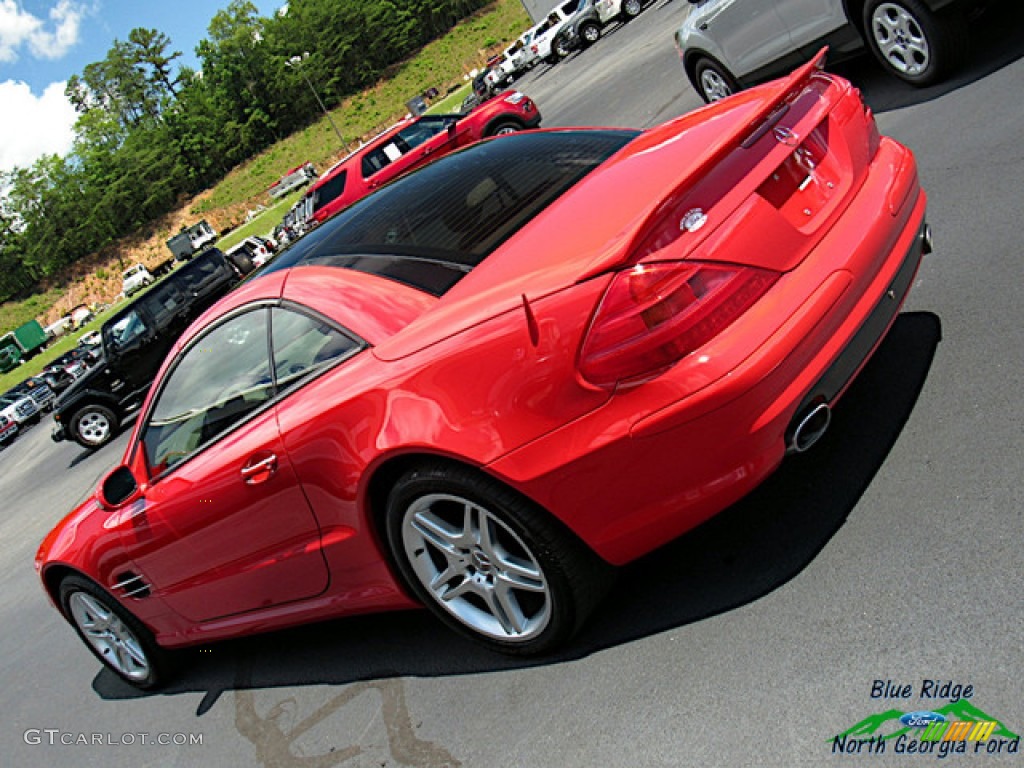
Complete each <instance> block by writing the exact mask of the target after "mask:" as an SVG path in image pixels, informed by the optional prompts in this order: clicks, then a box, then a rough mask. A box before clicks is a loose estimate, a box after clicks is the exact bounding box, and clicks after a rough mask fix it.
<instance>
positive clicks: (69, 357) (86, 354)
mask: <svg viewBox="0 0 1024 768" xmlns="http://www.w3.org/2000/svg"><path fill="white" fill-rule="evenodd" d="M100 355H101V349H100V347H98V346H96V345H92V344H90V345H83V346H80V347H75V348H74V349H71V350H68V351H67V352H65V353H64V354H63V355H61V356H60V357H58V358H56V359H54V360H53V361H52V362H51V363H50V364H49V365H48V366H46V368H45V369H44V371H47V372H52V373H56V372H62V373H65V374H68V375H70V376H72V377H73V378H75V379H78V378H81V377H82V376H84V375H85V372H86V371H88V370H89V368H90V367H92V366H93V365H94V364H95V363H96V362H97V361H98V360H99V358H100Z"/></svg>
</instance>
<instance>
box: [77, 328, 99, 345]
mask: <svg viewBox="0 0 1024 768" xmlns="http://www.w3.org/2000/svg"><path fill="white" fill-rule="evenodd" d="M100 340H101V337H100V332H99V331H88V332H87V333H83V334H82V335H81V336H79V337H78V346H80V347H94V346H96V345H97V344H99V343H100Z"/></svg>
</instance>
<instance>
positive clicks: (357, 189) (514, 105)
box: [306, 91, 541, 224]
mask: <svg viewBox="0 0 1024 768" xmlns="http://www.w3.org/2000/svg"><path fill="white" fill-rule="evenodd" d="M540 120H541V117H540V111H539V110H538V109H537V105H536V104H534V103H533V101H532V100H531V99H530V98H529V97H528V96H526V95H525V94H522V93H519V92H518V91H506V92H504V93H501V94H499V95H497V96H495V97H494V98H493V99H490V100H489V101H486V102H484V103H483V104H481V105H480V106H479V107H476V108H475V109H473V110H471V111H470V112H467V113H466V114H464V115H423V116H422V117H417V118H410V119H407V120H403V121H402V122H400V123H398V124H397V125H395V126H393V127H391V128H389V129H388V130H387V131H385V132H384V133H382V134H381V135H380V136H377V137H376V138H375V139H373V140H372V141H370V142H368V143H367V144H366V145H365V146H362V147H360V148H359V149H357V150H356V151H355V152H353V153H352V154H350V155H348V156H347V157H345V158H344V159H342V160H341V161H339V162H338V163H336V164H335V165H333V166H332V167H331V168H330V169H329V170H328V171H327V172H326V173H324V175H323V176H321V177H320V178H319V179H318V180H317V181H316V183H314V184H313V185H312V186H311V187H310V188H309V191H308V192H306V200H307V201H308V203H307V210H308V211H310V215H311V217H312V220H313V221H315V222H316V223H317V224H321V223H323V222H324V221H326V220H327V219H329V218H330V217H331V216H333V215H334V214H336V213H337V212H338V211H340V210H342V209H344V208H347V207H348V206H350V205H352V203H354V202H356V200H359V199H360V198H363V197H365V196H366V195H368V194H369V193H370V192H372V191H373V190H375V189H376V188H377V187H379V186H381V185H383V184H386V183H387V182H389V181H391V180H392V179H394V178H396V177H398V176H400V175H402V174H403V173H406V172H408V171H411V170H412V169H413V168H418V167H419V166H421V165H423V164H425V163H427V162H428V161H430V160H433V159H435V158H438V157H441V156H442V155H446V154H448V153H449V152H452V151H454V150H456V149H459V148H461V147H464V146H466V145H468V144H472V143H474V142H476V141H479V140H480V139H483V138H487V137H488V136H498V135H501V134H505V133H514V132H516V131H521V130H525V129H527V128H536V127H538V126H539V125H540Z"/></svg>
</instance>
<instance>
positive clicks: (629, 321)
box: [579, 261, 779, 387]
mask: <svg viewBox="0 0 1024 768" xmlns="http://www.w3.org/2000/svg"><path fill="white" fill-rule="evenodd" d="M778 278H779V275H778V273H776V272H770V271H767V270H761V269H753V268H750V267H739V266H724V265H718V264H705V263H696V262H678V261H677V262H664V263H658V264H638V265H636V266H635V267H632V268H630V269H629V270H626V271H624V272H620V273H618V274H617V275H615V277H614V278H613V279H612V282H611V285H609V286H608V290H607V291H605V294H604V297H603V298H602V299H601V302H600V303H599V304H598V306H597V310H596V311H595V312H594V316H593V318H592V319H591V321H590V328H589V329H588V331H587V334H586V337H585V339H584V341H583V346H582V348H581V350H580V359H579V370H580V373H581V374H582V376H583V378H584V379H586V380H587V381H589V382H590V383H592V384H596V385H597V386H601V387H612V386H615V385H616V384H618V383H620V382H625V383H637V382H640V381H644V380H646V379H649V378H652V377H653V376H656V375H657V374H659V373H661V372H662V371H664V370H665V369H666V368H668V367H670V366H671V365H674V364H675V363H677V362H678V361H679V360H681V359H682V358H683V357H685V356H686V355H688V354H689V353H690V352H693V351H694V350H695V349H698V348H700V347H701V346H703V345H704V344H706V343H707V342H708V341H710V340H711V339H713V338H714V337H715V336H717V335H718V334H719V333H721V332H722V331H723V330H724V329H725V328H726V327H727V326H729V325H730V324H731V323H732V322H733V321H734V320H736V318H738V317H739V316H740V315H742V314H743V313H744V312H745V311H746V310H747V309H748V308H749V307H750V306H751V305H752V304H753V303H754V302H755V301H757V300H758V299H759V298H760V297H761V296H762V295H764V293H765V291H767V290H768V289H769V288H770V287H771V286H772V285H773V284H774V283H775V281H776V280H777V279H778Z"/></svg>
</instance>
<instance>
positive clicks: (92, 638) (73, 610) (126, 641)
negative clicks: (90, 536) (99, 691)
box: [59, 575, 170, 691]
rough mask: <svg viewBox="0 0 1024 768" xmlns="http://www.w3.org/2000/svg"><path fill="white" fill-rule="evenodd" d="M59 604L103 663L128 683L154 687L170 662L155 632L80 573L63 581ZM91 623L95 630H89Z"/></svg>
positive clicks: (168, 668) (162, 676)
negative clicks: (159, 644)
mask: <svg viewBox="0 0 1024 768" xmlns="http://www.w3.org/2000/svg"><path fill="white" fill-rule="evenodd" d="M59 599H60V607H61V610H62V611H63V612H64V616H65V617H66V618H67V620H68V621H69V622H71V626H73V627H74V628H75V632H77V633H78V636H79V638H81V640H82V642H83V643H85V645H86V647H87V648H88V649H89V650H90V651H91V652H92V654H93V656H95V657H96V658H97V659H99V660H100V661H101V662H102V663H103V665H104V666H105V667H106V668H107V669H109V670H110V671H111V672H113V673H114V674H115V675H117V676H118V677H120V678H121V679H122V680H124V681H125V682H126V683H128V684H129V685H133V686H135V687H136V688H141V689H142V690H147V691H148V690H152V689H154V688H157V687H159V686H160V685H162V684H163V683H165V682H166V681H167V679H168V676H169V670H170V665H169V662H168V658H167V654H166V652H164V651H163V650H162V649H161V648H160V647H159V646H158V645H157V644H156V641H155V640H154V639H153V635H152V633H151V632H150V631H149V630H148V629H146V627H145V626H144V625H143V624H142V622H140V621H139V620H138V619H136V618H135V617H134V616H132V614H131V613H129V612H128V611H127V610H125V609H124V608H123V607H122V606H121V604H120V603H118V602H117V600H115V599H114V598H113V597H111V596H110V595H109V594H107V593H106V592H104V591H103V590H102V589H100V588H99V587H98V586H97V585H96V584H95V583H94V582H92V581H90V580H89V579H86V578H83V577H81V576H78V575H71V576H67V577H66V578H65V579H64V580H63V581H62V582H61V583H60V593H59ZM90 622H92V626H93V627H94V631H91V632H90V629H89V626H90Z"/></svg>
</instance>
